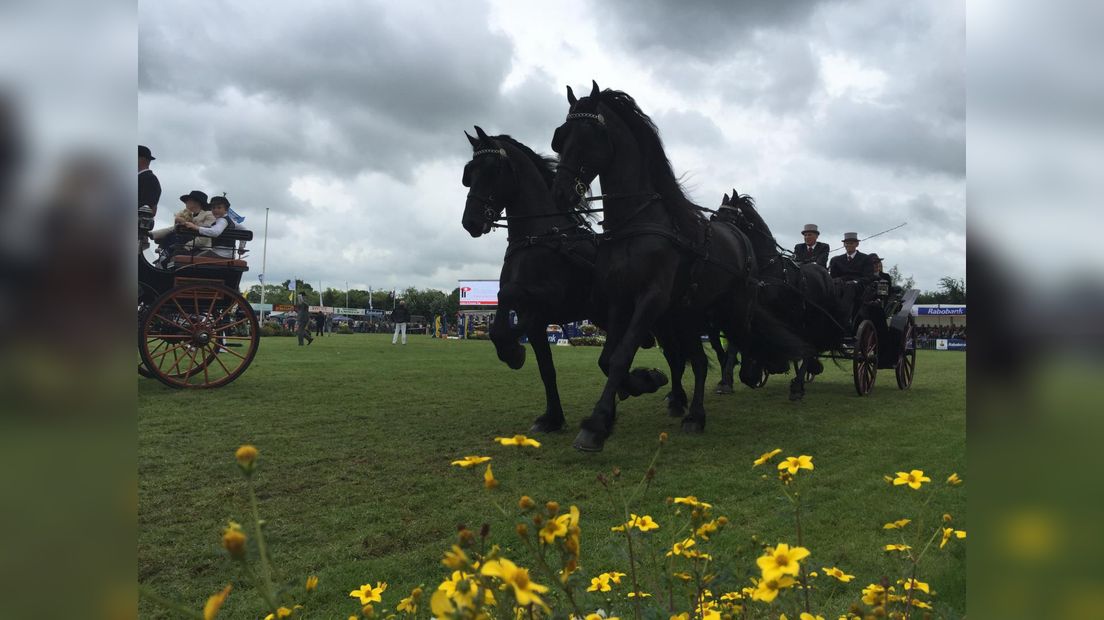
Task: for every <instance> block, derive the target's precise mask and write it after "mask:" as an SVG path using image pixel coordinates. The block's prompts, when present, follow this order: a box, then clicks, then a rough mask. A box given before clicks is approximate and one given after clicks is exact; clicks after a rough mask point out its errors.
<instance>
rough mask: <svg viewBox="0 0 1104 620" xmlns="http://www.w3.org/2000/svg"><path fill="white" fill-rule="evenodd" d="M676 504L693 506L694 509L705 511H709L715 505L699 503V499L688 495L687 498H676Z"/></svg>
mask: <svg viewBox="0 0 1104 620" xmlns="http://www.w3.org/2000/svg"><path fill="white" fill-rule="evenodd" d="M675 503H676V504H686V505H687V506H693V507H694V508H701V509H703V510H709V509H710V508H712V507H713V504H707V503H705V502H699V501H698V498H696V497H694V496H693V495H687V496H686V497H676V498H675Z"/></svg>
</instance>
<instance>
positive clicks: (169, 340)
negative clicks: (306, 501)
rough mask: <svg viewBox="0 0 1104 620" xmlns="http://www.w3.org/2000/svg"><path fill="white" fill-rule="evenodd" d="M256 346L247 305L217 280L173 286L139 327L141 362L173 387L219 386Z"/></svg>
mask: <svg viewBox="0 0 1104 620" xmlns="http://www.w3.org/2000/svg"><path fill="white" fill-rule="evenodd" d="M259 344H260V329H259V327H258V325H257V317H256V315H254V313H253V308H252V307H250V305H249V303H248V302H246V300H245V299H244V298H243V297H242V296H241V295H240V294H238V293H237V292H236V291H234V290H231V289H229V288H227V287H225V286H223V285H221V284H214V283H212V284H190V285H187V286H180V287H176V288H173V289H171V290H169V291H168V292H166V293H165V294H164V295H162V296H161V297H159V298H158V299H157V301H155V302H154V303H153V304H152V305H151V306H150V308H149V311H148V312H147V314H146V316H145V318H144V319H143V320H142V322H141V325H140V326H139V332H138V353H139V355H140V356H141V358H142V365H143V366H145V368H146V369H147V370H148V371H150V372H151V373H152V374H153V376H154V377H156V378H157V380H158V381H160V382H162V383H164V384H165V385H168V386H170V387H174V388H213V387H221V386H223V385H226V384H228V383H230V382H231V381H233V380H234V379H237V378H238V377H239V376H241V374H242V373H243V372H245V369H246V368H248V367H249V364H250V363H252V361H253V357H254V356H255V355H256V354H257V346H258V345H259Z"/></svg>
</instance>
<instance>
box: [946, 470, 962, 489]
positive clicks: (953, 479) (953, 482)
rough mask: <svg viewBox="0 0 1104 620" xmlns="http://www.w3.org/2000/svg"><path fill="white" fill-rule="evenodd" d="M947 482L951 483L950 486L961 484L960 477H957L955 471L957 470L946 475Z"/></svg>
mask: <svg viewBox="0 0 1104 620" xmlns="http://www.w3.org/2000/svg"><path fill="white" fill-rule="evenodd" d="M947 484H949V485H951V486H953V487H954V486H958V485H960V484H962V478H959V477H958V473H957V472H956V473H953V474H951V475H950V476H947Z"/></svg>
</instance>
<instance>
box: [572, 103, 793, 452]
mask: <svg viewBox="0 0 1104 620" xmlns="http://www.w3.org/2000/svg"><path fill="white" fill-rule="evenodd" d="M567 100H568V103H569V104H570V109H569V113H568V115H567V119H566V120H565V122H564V124H563V125H561V126H560V127H559V128H557V129H556V132H555V134H554V136H553V138H552V149H553V150H554V151H556V152H557V153H559V154H560V163H559V164H558V166H557V168H556V178H555V182H554V184H553V197H554V199H555V200H556V201H557V203H558V204H560V205H561V206H563V207H564V208H566V207H568V206H570V205H573V204H575V203H577V202H579V201H580V200H581V199H582V197H583V196H584V195H585V194H586V193H587V191H588V188H589V186H590V183H591V182H592V181H594V179H595V178H597V177H599V176H600V177H601V181H602V189H603V191H604V192H605V195H604V197H603V200H604V203H603V204H604V211H605V213H604V221H603V228H604V231H605V232H604V234H603V235H602V240H601V242H600V244H599V249H598V257H597V264H596V267H595V288H594V290H595V293H596V295H597V296H598V298H599V302H600V303H601V304H603V305H604V306H605V307H606V308H607V321H608V322H609V329H608V330H607V333H608V336H607V339H606V344H605V347H604V348H603V350H602V355H601V358H600V360H599V364H600V365H601V366H602V367H603V370H604V371H606V374H607V377H608V379H607V381H606V386H605V389H604V390H603V392H602V395H601V397H600V398H599V400H598V402H597V404H596V405H595V407H594V411H593V413H592V414H591V415H590V417H589V418H586V419H584V420H583V422H582V429H581V430H580V432H579V434H578V436H577V437H576V439H575V443H574V446H575V448H577V449H579V450H584V451H598V450H601V449H602V447H603V446H604V444H605V441H606V440H607V439H608V438H609V436H610V435H611V434H612V432H613V425H614V421H615V418H616V410H615V407H616V401H615V396H616V395H617V393H618V391H619V390H620V389H621V386H622V384H623V383H624V382H625V381H626V380H627V378H628V370H629V366H630V365H631V364H632V360H633V357H634V356H635V355H636V351H637V349H638V348H639V347H640V345H641V343H642V342H643V341H644V340H645V338H647V337H648V334H649V332H650V331H651V332H653V333H655V335H656V336H657V338H659V340H660V343H661V344H662V345H663V346H664V349H665V353H667V354H668V355H670V356H672V357H673V358H674V359H676V360H678V361H680V362H684V361H685V360H689V362H690V364H691V367H692V368H693V371H694V395H693V400H692V401H691V403H690V408H689V412H688V413H687V414H686V416H685V417H684V418H683V421H682V428H683V430H684V431H687V432H702V431H704V429H705V407H704V402H703V400H704V393H705V379H706V372H707V365H706V357H705V353H704V351H703V349H702V345H701V334H702V333H704V332H706V331H707V325H712V326H714V327H716V328H720V329H723V330H724V331H725V333H726V334H727V335H728V337H729V339H730V342H731V345H730V346H733V347H736V348H737V349H741V348H742V346H744V344H745V343H749V342H750V339H749V338H748V335H749V333H750V332H751V331H752V330H751V326H752V323H753V322H754V323H756V326H755V327H756V329H755V331H763V332H766V334H765V335H766V336H767V337H768V339H769V340H771V341H772V342H773V346H774V347H776V348H777V350H776V351H775V354H777V355H779V356H780V357H781V359H783V360H788V359H790V358H791V357H792V356H793V353H792V352H791V351H790V349H791V348H793V349H797V348H800V342H798V341H796V340H794V339H792V338H787V334H785V333H784V331H783V330H781V329H780V328H781V325H779V324H777V323H776V322H774V321H772V320H771V318H770V317H766V316H763V317H760V314H762V313H760V312H756V311H755V310H754V304H753V303H752V302H753V299H754V288H755V285H754V278H753V276H754V274H755V273H756V266H755V257H754V255H753V252H752V249H751V245H750V242H749V240H748V239H747V237H746V236H745V235H743V234H742V233H741V232H739V231H738V230H736V229H735V228H733V227H731V226H729V225H726V224H720V223H715V222H709V221H707V220H706V219H705V218H704V217H703V215H702V209H701V208H700V207H698V206H697V205H695V204H694V203H692V202H691V201H690V200H689V199H688V198H687V197H686V195H685V194H684V193H683V190H682V188H681V186H680V185H679V183H678V180H677V179H676V178H675V175H674V173H673V172H672V170H671V164H670V162H668V160H667V155H666V153H665V152H664V150H663V144H662V142H661V141H660V138H659V133H658V130H657V129H656V127H655V125H654V124H653V123H652V120H651V119H650V118H649V117H648V116H647V115H646V114H644V113H643V112H642V111H641V110H640V108H639V107H638V106H637V105H636V102H635V101H633V99H632V97H630V96H629V95H627V94H625V93H623V92H619V91H613V90H606V91H599V89H598V84H597V83H594V84H593V88H592V90H591V93H590V95H589V96H587V97H584V98H582V99H576V98H575V95H574V93H573V92H572V91H571V88H570V87H569V88H568V89H567ZM761 355H762V356H766V357H769V356H770V355H772V353H771V352H769V351H767V350H764V351H762V353H761ZM755 357H756V358H759V357H760V356H759V355H756V356H755ZM680 367H681V364H680V363H676V364H672V377H671V379H672V382H673V384H674V385H678V384H679V383H680V381H679V379H680V376H679V370H678V369H679V368H680Z"/></svg>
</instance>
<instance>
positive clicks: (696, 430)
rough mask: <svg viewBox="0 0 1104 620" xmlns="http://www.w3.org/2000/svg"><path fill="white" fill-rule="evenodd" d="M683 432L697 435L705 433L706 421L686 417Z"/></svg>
mask: <svg viewBox="0 0 1104 620" xmlns="http://www.w3.org/2000/svg"><path fill="white" fill-rule="evenodd" d="M682 432H684V433H692V434H695V435H697V434H701V433H704V432H705V423H704V422H702V421H701V420H694V419H684V420H683V421H682Z"/></svg>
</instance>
